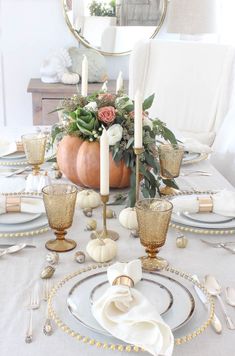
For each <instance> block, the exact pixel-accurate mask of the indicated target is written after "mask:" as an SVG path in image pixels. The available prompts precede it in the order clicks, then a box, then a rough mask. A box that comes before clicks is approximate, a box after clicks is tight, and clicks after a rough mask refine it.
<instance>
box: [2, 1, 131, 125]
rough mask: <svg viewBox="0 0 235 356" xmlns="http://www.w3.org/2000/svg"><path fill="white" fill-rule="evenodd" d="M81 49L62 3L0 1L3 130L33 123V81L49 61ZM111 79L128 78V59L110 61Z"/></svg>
mask: <svg viewBox="0 0 235 356" xmlns="http://www.w3.org/2000/svg"><path fill="white" fill-rule="evenodd" d="M74 45H77V41H76V40H75V39H74V37H73V36H72V34H71V33H70V32H69V30H68V28H67V26H66V24H65V21H64V18H63V13H62V6H61V0H0V126H3V125H7V126H12V127H17V126H18V125H24V126H26V125H30V124H31V123H32V103H31V94H28V93H27V86H28V82H29V80H30V78H37V77H40V72H39V69H40V65H41V63H42V61H43V59H44V58H45V57H47V56H48V54H50V53H51V52H53V51H56V50H58V49H60V48H61V47H69V46H74ZM107 65H108V68H109V75H110V78H111V79H112V78H116V77H117V75H118V72H119V70H120V69H122V70H123V73H124V77H125V78H127V76H128V56H125V57H115V58H114V57H109V58H107Z"/></svg>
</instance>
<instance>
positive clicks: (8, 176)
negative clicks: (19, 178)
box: [5, 166, 30, 178]
mask: <svg viewBox="0 0 235 356" xmlns="http://www.w3.org/2000/svg"><path fill="white" fill-rule="evenodd" d="M29 168H30V166H27V167H24V168H20V169H17V170H16V171H14V172H11V173H8V174H6V175H5V178H10V177H12V176H14V175H17V174H20V173H23V172H25V171H26V170H28V169H29Z"/></svg>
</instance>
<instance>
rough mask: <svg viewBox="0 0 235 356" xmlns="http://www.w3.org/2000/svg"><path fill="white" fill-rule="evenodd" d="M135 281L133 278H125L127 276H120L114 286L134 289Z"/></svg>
mask: <svg viewBox="0 0 235 356" xmlns="http://www.w3.org/2000/svg"><path fill="white" fill-rule="evenodd" d="M134 284H135V283H134V281H133V279H132V278H131V277H129V276H125V275H121V276H118V277H117V278H115V279H114V281H113V283H112V285H113V286H119V285H122V286H127V287H129V288H133V287H134Z"/></svg>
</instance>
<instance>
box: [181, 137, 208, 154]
mask: <svg viewBox="0 0 235 356" xmlns="http://www.w3.org/2000/svg"><path fill="white" fill-rule="evenodd" d="M182 142H183V145H184V149H185V151H187V152H192V153H211V152H212V149H211V147H210V146H208V145H205V144H203V143H201V142H199V141H198V140H196V139H195V138H189V137H188V138H184V139H182Z"/></svg>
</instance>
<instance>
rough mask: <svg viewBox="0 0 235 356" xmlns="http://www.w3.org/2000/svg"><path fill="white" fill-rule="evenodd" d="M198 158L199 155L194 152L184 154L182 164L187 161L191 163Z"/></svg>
mask: <svg viewBox="0 0 235 356" xmlns="http://www.w3.org/2000/svg"><path fill="white" fill-rule="evenodd" d="M199 157H200V153H196V152H185V153H184V157H183V163H184V162H188V161H193V160H195V159H198V158H199Z"/></svg>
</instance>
